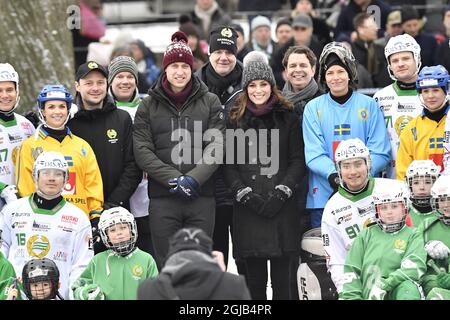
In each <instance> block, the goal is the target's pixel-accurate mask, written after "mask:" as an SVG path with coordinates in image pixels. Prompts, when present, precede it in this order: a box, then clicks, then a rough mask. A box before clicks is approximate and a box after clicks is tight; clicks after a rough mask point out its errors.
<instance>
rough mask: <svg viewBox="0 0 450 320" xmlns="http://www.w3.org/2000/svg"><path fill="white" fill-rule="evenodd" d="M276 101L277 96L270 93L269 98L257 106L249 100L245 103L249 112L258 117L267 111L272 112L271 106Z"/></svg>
mask: <svg viewBox="0 0 450 320" xmlns="http://www.w3.org/2000/svg"><path fill="white" fill-rule="evenodd" d="M277 102H278V98H277V97H276V96H275V95H272V96H271V97H270V98H269V100H267V102H266V104H264V105H262V106H258V107H257V106H255V104H254V103H253V102H251V101H250V100H249V101H248V103H247V109H248V110H250V112H251V113H252V114H253V115H255V116H256V117H260V116H263V115H265V114H268V113H269V112H272V110H273V107H274V106H275V104H276V103H277Z"/></svg>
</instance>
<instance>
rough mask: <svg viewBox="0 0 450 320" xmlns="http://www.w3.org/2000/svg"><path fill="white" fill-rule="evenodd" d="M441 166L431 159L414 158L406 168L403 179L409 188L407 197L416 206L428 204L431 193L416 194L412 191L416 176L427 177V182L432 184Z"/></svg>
mask: <svg viewBox="0 0 450 320" xmlns="http://www.w3.org/2000/svg"><path fill="white" fill-rule="evenodd" d="M440 171H441V167H440V166H437V165H436V164H435V163H434V162H433V160H414V161H413V162H411V164H410V165H409V167H408V169H407V170H406V175H405V180H406V184H407V186H408V189H409V199H410V200H411V201H412V203H414V204H415V205H416V206H418V207H427V206H430V200H431V194H429V195H416V194H415V193H414V191H413V183H415V182H416V181H417V179H418V178H422V179H425V183H427V179H429V180H428V182H429V183H431V184H433V183H435V182H436V179H437V178H438V177H439V172H440Z"/></svg>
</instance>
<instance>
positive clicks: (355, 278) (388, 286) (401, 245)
mask: <svg viewBox="0 0 450 320" xmlns="http://www.w3.org/2000/svg"><path fill="white" fill-rule="evenodd" d="M405 193H406V190H405V188H404V183H403V182H401V181H397V180H391V179H382V180H381V181H380V182H379V183H378V184H377V185H376V186H375V189H374V191H373V193H372V196H373V200H374V205H375V211H376V221H377V224H375V225H372V226H370V227H368V228H367V229H364V230H363V231H362V232H361V233H360V234H359V235H358V237H357V238H356V239H355V241H354V242H353V244H352V247H351V249H350V251H349V253H348V255H347V258H346V260H345V266H344V275H343V279H344V281H343V282H344V286H343V291H342V292H341V293H340V295H339V298H340V299H344V300H355V299H356V300H360V299H368V300H420V299H422V294H421V288H420V286H419V285H418V282H419V280H420V277H421V276H422V275H423V274H424V273H425V270H426V264H425V259H426V252H425V250H424V247H423V238H422V234H421V233H420V232H418V231H417V230H416V229H415V228H411V227H408V226H407V225H406V224H405V219H406V194H405Z"/></svg>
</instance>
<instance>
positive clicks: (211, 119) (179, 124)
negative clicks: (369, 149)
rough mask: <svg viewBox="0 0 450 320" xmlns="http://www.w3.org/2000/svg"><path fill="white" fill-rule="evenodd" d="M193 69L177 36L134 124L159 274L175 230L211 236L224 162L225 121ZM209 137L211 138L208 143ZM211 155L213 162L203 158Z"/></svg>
mask: <svg viewBox="0 0 450 320" xmlns="http://www.w3.org/2000/svg"><path fill="white" fill-rule="evenodd" d="M192 65H193V56H192V52H191V49H190V48H189V46H188V45H187V36H186V35H185V34H184V33H183V32H181V31H177V32H175V33H174V34H173V35H172V43H171V44H170V45H169V46H168V47H167V49H166V51H165V52H164V57H163V69H164V73H162V74H161V76H160V77H159V79H158V81H157V83H156V85H155V86H154V87H153V88H152V89H150V90H149V96H148V97H146V98H145V99H144V100H143V101H142V102H141V104H140V105H139V108H138V110H137V113H136V117H135V120H134V132H133V141H134V152H135V156H136V162H137V164H138V166H139V167H140V168H141V169H142V170H143V171H145V172H147V174H148V182H149V186H148V192H149V198H150V207H149V214H150V229H151V234H152V240H153V245H154V249H155V258H156V262H157V264H158V268H161V267H162V263H163V260H164V257H165V256H166V254H167V251H168V246H169V238H170V237H171V236H172V235H173V234H174V233H175V232H176V231H177V230H179V229H181V228H184V227H197V228H201V229H203V230H204V231H205V232H206V233H207V234H208V235H209V236H212V233H213V229H214V215H215V200H214V180H213V178H212V175H213V173H214V171H216V169H217V167H218V165H219V163H217V161H221V160H222V157H223V139H216V137H217V135H220V134H224V133H225V121H224V116H223V111H222V107H221V103H220V101H219V99H218V98H217V96H216V95H215V94H212V93H210V92H209V91H208V88H207V87H206V85H205V84H204V83H203V82H201V81H200V79H199V78H198V77H197V76H196V75H194V74H193V73H192ZM207 130H208V132H207V134H206V135H205V132H206V131H207ZM194 131H195V134H194ZM210 133H213V136H214V137H215V138H212V139H211V137H208V135H209V134H210ZM211 154H214V159H217V161H211V158H210V157H209V158H208V159H206V158H205V156H207V155H211Z"/></svg>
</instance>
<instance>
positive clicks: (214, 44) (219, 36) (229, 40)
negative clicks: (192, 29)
mask: <svg viewBox="0 0 450 320" xmlns="http://www.w3.org/2000/svg"><path fill="white" fill-rule="evenodd" d="M237 37H238V34H237V32H236V30H234V29H233V28H232V27H227V26H221V27H218V28H216V29H214V30H212V31H211V33H210V35H209V53H210V54H211V53H213V52H214V51H216V50H220V49H225V50H228V51H230V52H232V53H233V54H234V55H236V52H237V44H236V39H237Z"/></svg>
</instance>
